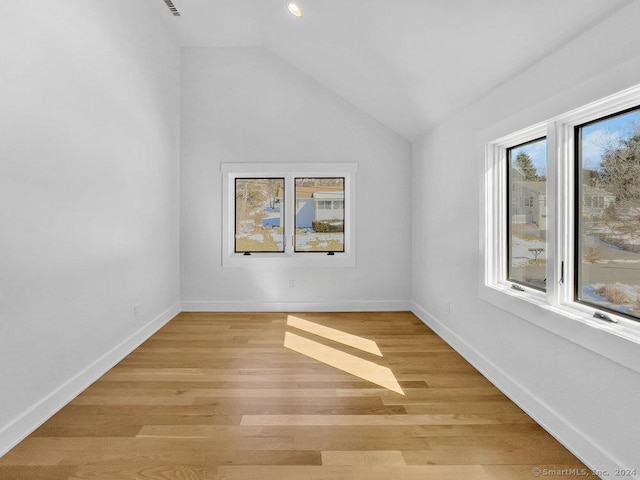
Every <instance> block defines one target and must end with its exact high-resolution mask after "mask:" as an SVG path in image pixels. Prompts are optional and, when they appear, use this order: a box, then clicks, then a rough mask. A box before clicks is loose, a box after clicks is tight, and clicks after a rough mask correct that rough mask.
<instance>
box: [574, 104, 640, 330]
mask: <svg viewBox="0 0 640 480" xmlns="http://www.w3.org/2000/svg"><path fill="white" fill-rule="evenodd" d="M575 139H576V142H577V144H576V171H577V174H576V176H575V178H576V186H575V190H576V200H575V206H576V209H575V214H576V222H575V223H576V249H575V255H576V258H575V266H576V272H575V277H576V283H575V298H576V300H577V301H579V302H581V303H584V304H586V305H591V306H594V307H596V308H599V309H602V310H607V311H609V312H614V313H618V314H623V315H626V316H628V317H630V318H634V319H640V109H638V108H635V109H633V110H631V111H627V112H624V113H620V114H616V115H612V116H608V117H605V118H601V119H597V120H594V121H591V122H588V123H585V124H582V125H579V126H576V127H575Z"/></svg>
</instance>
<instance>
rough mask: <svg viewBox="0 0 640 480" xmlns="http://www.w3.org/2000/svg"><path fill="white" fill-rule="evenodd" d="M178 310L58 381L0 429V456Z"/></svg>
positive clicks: (144, 327) (148, 325)
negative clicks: (55, 386) (60, 382)
mask: <svg viewBox="0 0 640 480" xmlns="http://www.w3.org/2000/svg"><path fill="white" fill-rule="evenodd" d="M179 313H180V305H178V304H176V305H173V306H172V307H170V308H169V309H167V310H165V311H164V312H162V313H161V314H160V315H158V316H157V317H156V318H154V319H153V320H151V321H150V322H149V323H147V324H146V325H144V326H143V327H142V328H141V329H139V330H138V331H137V332H135V333H134V334H133V335H131V336H130V337H128V338H126V339H125V340H123V341H122V342H121V343H120V344H118V345H116V346H115V347H114V348H112V349H111V350H110V351H109V352H107V353H106V354H104V355H103V356H102V357H100V358H98V359H97V360H96V361H95V362H93V363H92V364H91V365H89V366H88V367H87V368H85V369H84V370H82V371H81V372H80V373H78V374H77V375H75V376H74V377H72V378H70V379H69V380H68V381H67V382H65V383H64V384H62V385H60V387H58V388H57V389H56V390H54V391H53V392H52V393H50V394H49V395H48V396H47V397H45V398H43V399H42V400H41V401H40V402H38V403H37V404H36V405H34V406H33V407H32V408H30V409H29V410H27V411H26V412H24V413H23V414H22V415H21V416H19V417H18V418H16V419H15V420H14V421H13V422H11V423H10V424H9V425H7V426H5V427H4V428H2V430H0V457H2V456H3V455H4V454H5V453H7V452H8V451H9V450H11V449H12V448H13V447H15V446H16V445H17V444H18V443H20V442H21V441H22V440H23V439H24V438H25V437H27V436H28V435H29V434H31V432H33V431H34V430H35V429H36V428H38V427H39V426H40V425H42V424H43V423H44V422H46V421H47V420H48V419H49V418H50V417H51V416H53V415H54V414H55V413H56V412H58V411H59V410H60V409H61V408H62V407H64V406H65V405H66V404H68V403H69V402H70V401H71V400H73V399H74V398H75V397H77V396H78V395H79V394H80V393H82V392H83V391H84V390H85V389H86V388H87V387H88V386H89V385H91V384H92V383H93V382H95V381H96V380H97V379H98V378H100V377H101V376H102V375H104V374H105V373H107V372H108V371H109V370H110V369H111V368H112V367H113V366H114V365H116V364H117V363H118V362H119V361H120V360H122V359H123V358H124V357H126V356H127V355H129V354H130V353H131V352H132V351H133V350H135V349H136V348H137V347H138V346H140V345H141V344H142V343H143V342H144V341H145V340H147V339H148V338H149V337H150V336H151V335H153V334H154V333H155V332H156V331H157V330H159V329H160V328H161V327H162V326H163V325H165V324H166V323H167V322H168V321H169V320H171V319H172V318H173V317H175V316H176V315H178V314H179Z"/></svg>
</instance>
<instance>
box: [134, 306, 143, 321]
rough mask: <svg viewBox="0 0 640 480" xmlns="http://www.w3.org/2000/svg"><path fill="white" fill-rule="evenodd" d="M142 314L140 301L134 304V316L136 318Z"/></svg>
mask: <svg viewBox="0 0 640 480" xmlns="http://www.w3.org/2000/svg"><path fill="white" fill-rule="evenodd" d="M141 315H142V307H141V306H140V304H139V303H136V304H134V305H133V316H134V317H136V318H140V316H141Z"/></svg>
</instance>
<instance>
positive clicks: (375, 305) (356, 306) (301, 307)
mask: <svg viewBox="0 0 640 480" xmlns="http://www.w3.org/2000/svg"><path fill="white" fill-rule="evenodd" d="M410 307H411V302H409V301H408V300H407V301H398V300H375V301H368V300H357V301H337V302H336V301H332V302H251V301H247V302H243V301H232V302H206V301H205V302H197V301H195V302H194V301H187V302H182V311H183V312H399V311H405V310H409V309H410Z"/></svg>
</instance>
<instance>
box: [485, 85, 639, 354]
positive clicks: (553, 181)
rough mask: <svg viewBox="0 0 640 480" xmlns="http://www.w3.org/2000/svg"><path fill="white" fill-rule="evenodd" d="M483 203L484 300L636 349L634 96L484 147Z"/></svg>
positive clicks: (615, 98)
mask: <svg viewBox="0 0 640 480" xmlns="http://www.w3.org/2000/svg"><path fill="white" fill-rule="evenodd" d="M484 200H485V201H484V212H483V213H484V218H485V222H484V223H485V225H484V238H483V241H484V253H485V262H484V264H485V275H484V278H483V281H482V286H481V296H482V297H483V298H484V299H486V300H488V301H490V302H492V303H495V304H497V305H499V306H501V307H502V308H505V309H507V310H510V311H512V312H513V313H515V314H517V315H519V316H521V317H523V318H527V319H533V320H532V321H533V322H534V323H538V324H539V325H541V326H543V327H546V328H548V329H550V330H552V331H557V332H559V333H561V334H563V335H565V336H571V333H569V334H566V332H571V331H575V329H572V327H566V321H565V320H568V321H575V322H578V323H581V324H582V325H586V326H589V327H596V328H598V329H599V330H604V331H607V332H609V333H613V334H615V336H616V337H618V338H626V339H633V341H634V342H635V343H638V342H639V341H640V86H639V87H636V88H632V89H629V90H626V91H624V92H621V93H619V94H616V95H613V96H611V97H608V98H605V99H603V100H600V101H598V102H595V103H593V104H590V105H586V106H584V107H581V108H578V109H576V110H574V111H571V112H567V113H566V114H563V115H559V116H557V117H555V118H552V119H550V120H548V121H545V122H542V123H539V124H537V125H534V126H532V127H529V128H526V129H524V130H521V131H518V132H515V133H513V134H510V135H507V136H505V137H502V138H499V139H497V140H495V141H492V142H489V143H488V144H487V150H486V169H485V199H484ZM536 308H542V310H536ZM545 311H546V312H547V313H544V312H545ZM553 315H555V317H553ZM557 315H561V316H562V317H564V319H565V320H563V321H562V322H558V323H557V324H556V325H551V322H552V321H553V320H545V319H551V318H555V319H556V320H557V319H558V316H557ZM560 324H562V325H563V326H561V325H560ZM562 332H564V333H562ZM579 335H582V333H580V334H579ZM584 338H585V339H586V338H587V336H585V337H584ZM572 340H575V338H572ZM585 342H587V343H588V342H591V340H585ZM596 349H597V348H596ZM614 356H615V354H614Z"/></svg>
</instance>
